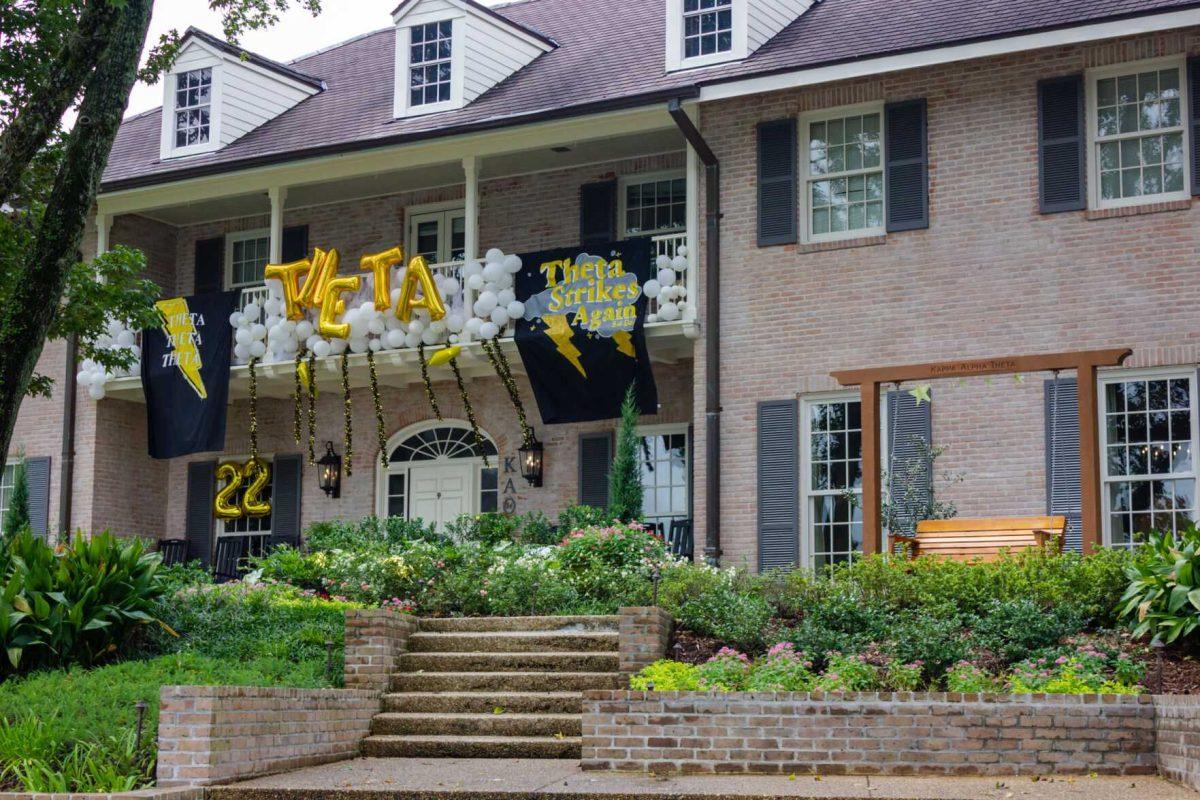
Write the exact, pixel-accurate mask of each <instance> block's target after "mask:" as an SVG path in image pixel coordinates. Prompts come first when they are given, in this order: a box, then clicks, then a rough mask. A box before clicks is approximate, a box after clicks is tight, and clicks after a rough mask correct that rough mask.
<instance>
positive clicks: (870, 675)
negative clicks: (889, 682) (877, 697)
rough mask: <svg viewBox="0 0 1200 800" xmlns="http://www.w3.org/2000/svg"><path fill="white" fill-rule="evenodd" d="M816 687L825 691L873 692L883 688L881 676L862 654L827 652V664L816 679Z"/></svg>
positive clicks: (877, 669) (876, 668)
mask: <svg viewBox="0 0 1200 800" xmlns="http://www.w3.org/2000/svg"><path fill="white" fill-rule="evenodd" d="M817 688H818V689H821V690H822V691H826V692H874V691H878V690H879V689H882V688H883V676H882V675H881V674H880V670H879V668H878V667H876V666H875V665H874V664H872V663H870V662H869V661H867V659H866V658H865V657H864V656H862V655H842V654H841V653H830V654H829V665H828V666H827V667H826V668H825V672H824V673H822V675H821V677H820V678H819V679H817Z"/></svg>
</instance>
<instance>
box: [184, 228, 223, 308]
mask: <svg viewBox="0 0 1200 800" xmlns="http://www.w3.org/2000/svg"><path fill="white" fill-rule="evenodd" d="M195 269H196V272H195V283H194V284H193V287H192V294H209V293H211V292H219V291H221V285H222V283H223V281H222V277H223V275H224V273H225V237H224V236H218V237H216V238H215V239H200V240H198V241H197V242H196V265H195Z"/></svg>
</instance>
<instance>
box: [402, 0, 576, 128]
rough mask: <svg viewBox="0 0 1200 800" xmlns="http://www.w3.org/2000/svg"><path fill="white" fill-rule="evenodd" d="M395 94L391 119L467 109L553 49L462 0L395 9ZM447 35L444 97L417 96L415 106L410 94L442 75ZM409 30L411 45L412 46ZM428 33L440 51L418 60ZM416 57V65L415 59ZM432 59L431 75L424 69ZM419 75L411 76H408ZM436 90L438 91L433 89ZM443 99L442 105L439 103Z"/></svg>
mask: <svg viewBox="0 0 1200 800" xmlns="http://www.w3.org/2000/svg"><path fill="white" fill-rule="evenodd" d="M393 20H394V22H395V23H396V89H395V109H394V111H395V115H396V116H397V117H412V116H418V115H421V114H433V113H437V112H439V111H449V110H451V109H455V108H462V107H464V106H466V105H469V104H470V103H471V102H473V101H474V100H475V99H476V98H477V97H479V96H480V95H481V94H483V93H484V92H486V91H488V90H489V89H491V88H492V87H493V86H495V85H496V84H498V83H500V82H501V81H503V80H505V79H506V78H508V77H509V76H511V75H513V74H514V73H516V72H518V71H519V70H521V69H523V68H524V67H526V66H528V65H529V64H530V63H531V62H532V61H533V60H534V59H535V58H537V57H538V56H539V55H541V54H542V53H545V52H548V51H549V50H551V49H552V48H553V46H554V45H553V43H551V42H549V41H548V40H546V39H544V38H542V37H539V36H537V35H536V34H534V33H532V32H531V31H528V30H526V29H525V28H522V27H521V26H519V25H516V24H515V23H512V22H510V21H508V20H506V19H504V18H503V17H501V16H499V15H498V14H496V13H495V12H492V11H489V10H488V9H486V8H484V7H481V6H477V5H476V4H474V3H471V2H463V0H409V1H408V2H406V3H403V4H402V5H401V6H400V7H399V8H397V9H396V11H395V13H394V15H393ZM447 26H448V27H449V29H450V30H451V37H450V42H449V50H450V54H449V56H448V59H449V72H450V75H449V80H450V87H449V88H450V91H449V97H448V98H446V97H445V92H444V91H443V92H437V91H433V90H430V91H428V92H422V93H421V97H420V99H419V100H418V98H417V97H415V96H414V88H416V86H420V87H421V88H422V89H425V88H427V87H428V86H429V83H428V82H427V81H428V80H429V79H430V78H433V79H434V80H436V81H439V82H440V77H434V73H435V72H436V71H437V69H439V68H440V69H442V70H444V69H445V65H446V62H447V56H446V54H445V52H444V50H445V47H446V43H445V37H444V32H445V30H446V28H447ZM414 30H415V31H417V40H418V41H417V42H414V38H413V37H414ZM431 33H433V34H434V35H435V37H436V38H435V41H436V43H437V46H438V48H441V49H440V51H439V52H438V53H436V54H434V53H433V52H432V51H433V49H434V48H429V52H428V54H426V53H420V54H418V52H417V48H418V47H422V48H424V47H425V46H426V45H428V44H429V41H428V40H429V36H430V34H431ZM418 56H419V60H414V59H417V58H418ZM430 58H432V59H433V60H432V64H433V69H430V66H429V64H430ZM419 69H420V70H425V71H426V75H418V76H417V84H416V86H415V85H414V71H415V70H419ZM438 88H439V89H440V88H441V87H440V86H439V87H438ZM443 98H444V99H443Z"/></svg>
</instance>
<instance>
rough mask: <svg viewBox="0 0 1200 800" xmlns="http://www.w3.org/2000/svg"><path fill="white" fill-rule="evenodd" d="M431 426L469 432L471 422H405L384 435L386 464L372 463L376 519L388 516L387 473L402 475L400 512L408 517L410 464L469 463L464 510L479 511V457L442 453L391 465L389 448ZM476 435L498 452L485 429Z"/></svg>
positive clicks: (453, 420) (480, 484)
mask: <svg viewBox="0 0 1200 800" xmlns="http://www.w3.org/2000/svg"><path fill="white" fill-rule="evenodd" d="M435 428H454V429H458V430H467V431H469V430H470V429H471V425H470V423H469V422H467V421H465V420H459V419H445V420H423V421H421V422H416V423H413V424H412V425H407V426H405V427H403V428H401V429H400V430H398V431H396V432H395V433H394V434H392V435H391V436H390V437H389V438H388V441H387V450H386V452H387V454H388V464H387V466H386V467H385V466H383V464H382V463H380V462H379V461H376V462H375V514H376V516H377V517H379V518H380V519H386V518H387V517H388V516H389V515H388V477H389V476H391V475H404V515H405V516H404V518H405V519H408V518H409V516H408V513H409V498H410V489H411V486H412V480H411V472H412V469H413V467H418V468H419V467H422V466H468V465H469V466H470V467H471V475H470V483H471V485H470V496H469V497H468V498H467V500H468V503H467V505H468V507H469V509H470V510H469V511H468V512H467V513H469V514H479V513H480V510H479V509H480V505H481V503H480V501H481V492H482V479H481V470H482V469H483V468H484V463H483V457H482V456H471V457H461V458H449V457H446V456H442V457H439V458H436V459H432V460H428V461H408V462H404V463H401V464H393V463H392V462H391V454H392V451H393V450H395V449H396V448H397V447H399V446H400V444H401V443H402V442H404V441H406V440H407V439H409V438H411V437H413V436H416V435H417V434H419V433H422V432H424V431H427V430H433V429H435ZM479 434H480V435H481V436H482V437H483V439H484V441H486V442H487V443H489V444H490V445H492V447H493V448H494V449H496V450H497V452H499V450H498V448H496V440H495V439H493V438H492V437H491V436H489V435H488V433H487V431H485V430H483V429H482V428H480V430H479ZM493 458H494V459H496V458H499V456H498V455H497V456H493Z"/></svg>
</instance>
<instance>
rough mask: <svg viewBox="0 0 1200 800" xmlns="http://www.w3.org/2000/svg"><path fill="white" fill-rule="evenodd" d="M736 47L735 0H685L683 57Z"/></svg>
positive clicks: (727, 50) (705, 54) (719, 51)
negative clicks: (734, 38) (734, 26)
mask: <svg viewBox="0 0 1200 800" xmlns="http://www.w3.org/2000/svg"><path fill="white" fill-rule="evenodd" d="M732 49H733V0H683V57H684V58H696V57H698V56H707V55H712V54H713V53H727V52H729V51H730V50H732Z"/></svg>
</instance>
